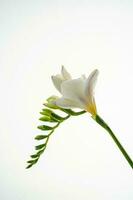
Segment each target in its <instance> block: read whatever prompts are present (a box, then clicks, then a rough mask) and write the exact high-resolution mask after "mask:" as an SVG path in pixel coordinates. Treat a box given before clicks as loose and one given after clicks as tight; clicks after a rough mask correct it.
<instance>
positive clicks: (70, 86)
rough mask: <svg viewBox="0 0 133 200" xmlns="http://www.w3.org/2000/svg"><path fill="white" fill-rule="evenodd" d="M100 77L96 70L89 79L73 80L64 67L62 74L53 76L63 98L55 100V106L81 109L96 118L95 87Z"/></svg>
mask: <svg viewBox="0 0 133 200" xmlns="http://www.w3.org/2000/svg"><path fill="white" fill-rule="evenodd" d="M97 76H98V70H97V69H95V70H94V71H93V72H92V73H91V74H90V75H89V77H88V78H86V77H85V75H82V76H81V77H80V78H77V79H72V77H71V75H70V74H69V73H68V72H67V70H66V69H65V67H64V66H63V67H62V69H61V74H57V75H55V76H52V81H53V84H54V86H55V87H56V89H57V90H58V91H59V92H60V93H61V95H62V97H61V98H57V99H56V100H55V102H54V103H55V104H56V105H57V106H59V107H61V108H66V109H71V108H81V109H84V110H86V111H88V112H89V113H91V114H92V116H96V114H97V109H96V104H95V99H94V87H95V83H96V80H97Z"/></svg>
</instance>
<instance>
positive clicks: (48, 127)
mask: <svg viewBox="0 0 133 200" xmlns="http://www.w3.org/2000/svg"><path fill="white" fill-rule="evenodd" d="M37 128H39V129H41V130H42V131H48V130H52V129H53V127H51V126H46V125H41V126H38V127H37Z"/></svg>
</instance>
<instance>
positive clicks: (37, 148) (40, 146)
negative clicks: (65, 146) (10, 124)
mask: <svg viewBox="0 0 133 200" xmlns="http://www.w3.org/2000/svg"><path fill="white" fill-rule="evenodd" d="M45 146H46V144H40V145H37V146H35V149H36V150H39V149H42V148H43V147H45Z"/></svg>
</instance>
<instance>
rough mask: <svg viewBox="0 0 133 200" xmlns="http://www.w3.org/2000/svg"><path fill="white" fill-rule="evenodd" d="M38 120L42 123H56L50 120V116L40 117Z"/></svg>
mask: <svg viewBox="0 0 133 200" xmlns="http://www.w3.org/2000/svg"><path fill="white" fill-rule="evenodd" d="M39 120H41V121H43V122H58V121H57V120H56V119H54V118H52V117H51V116H50V117H48V116H43V117H40V118H39Z"/></svg>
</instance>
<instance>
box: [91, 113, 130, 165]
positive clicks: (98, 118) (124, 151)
mask: <svg viewBox="0 0 133 200" xmlns="http://www.w3.org/2000/svg"><path fill="white" fill-rule="evenodd" d="M93 119H94V120H95V121H96V122H97V123H98V124H100V125H101V126H102V127H103V128H104V129H106V130H107V131H108V133H109V134H110V136H111V137H112V139H113V140H114V142H115V143H116V145H117V146H118V148H119V150H120V151H121V152H122V154H123V155H124V157H125V159H126V160H127V162H128V163H129V165H130V166H131V168H132V169H133V161H132V160H131V158H130V157H129V155H128V154H127V152H126V150H125V149H124V147H123V146H122V145H121V143H120V142H119V140H118V139H117V137H116V136H115V135H114V133H113V131H112V130H111V128H110V127H109V126H108V125H107V124H106V122H104V120H103V119H102V118H101V117H100V116H99V115H96V116H95V117H93Z"/></svg>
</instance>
